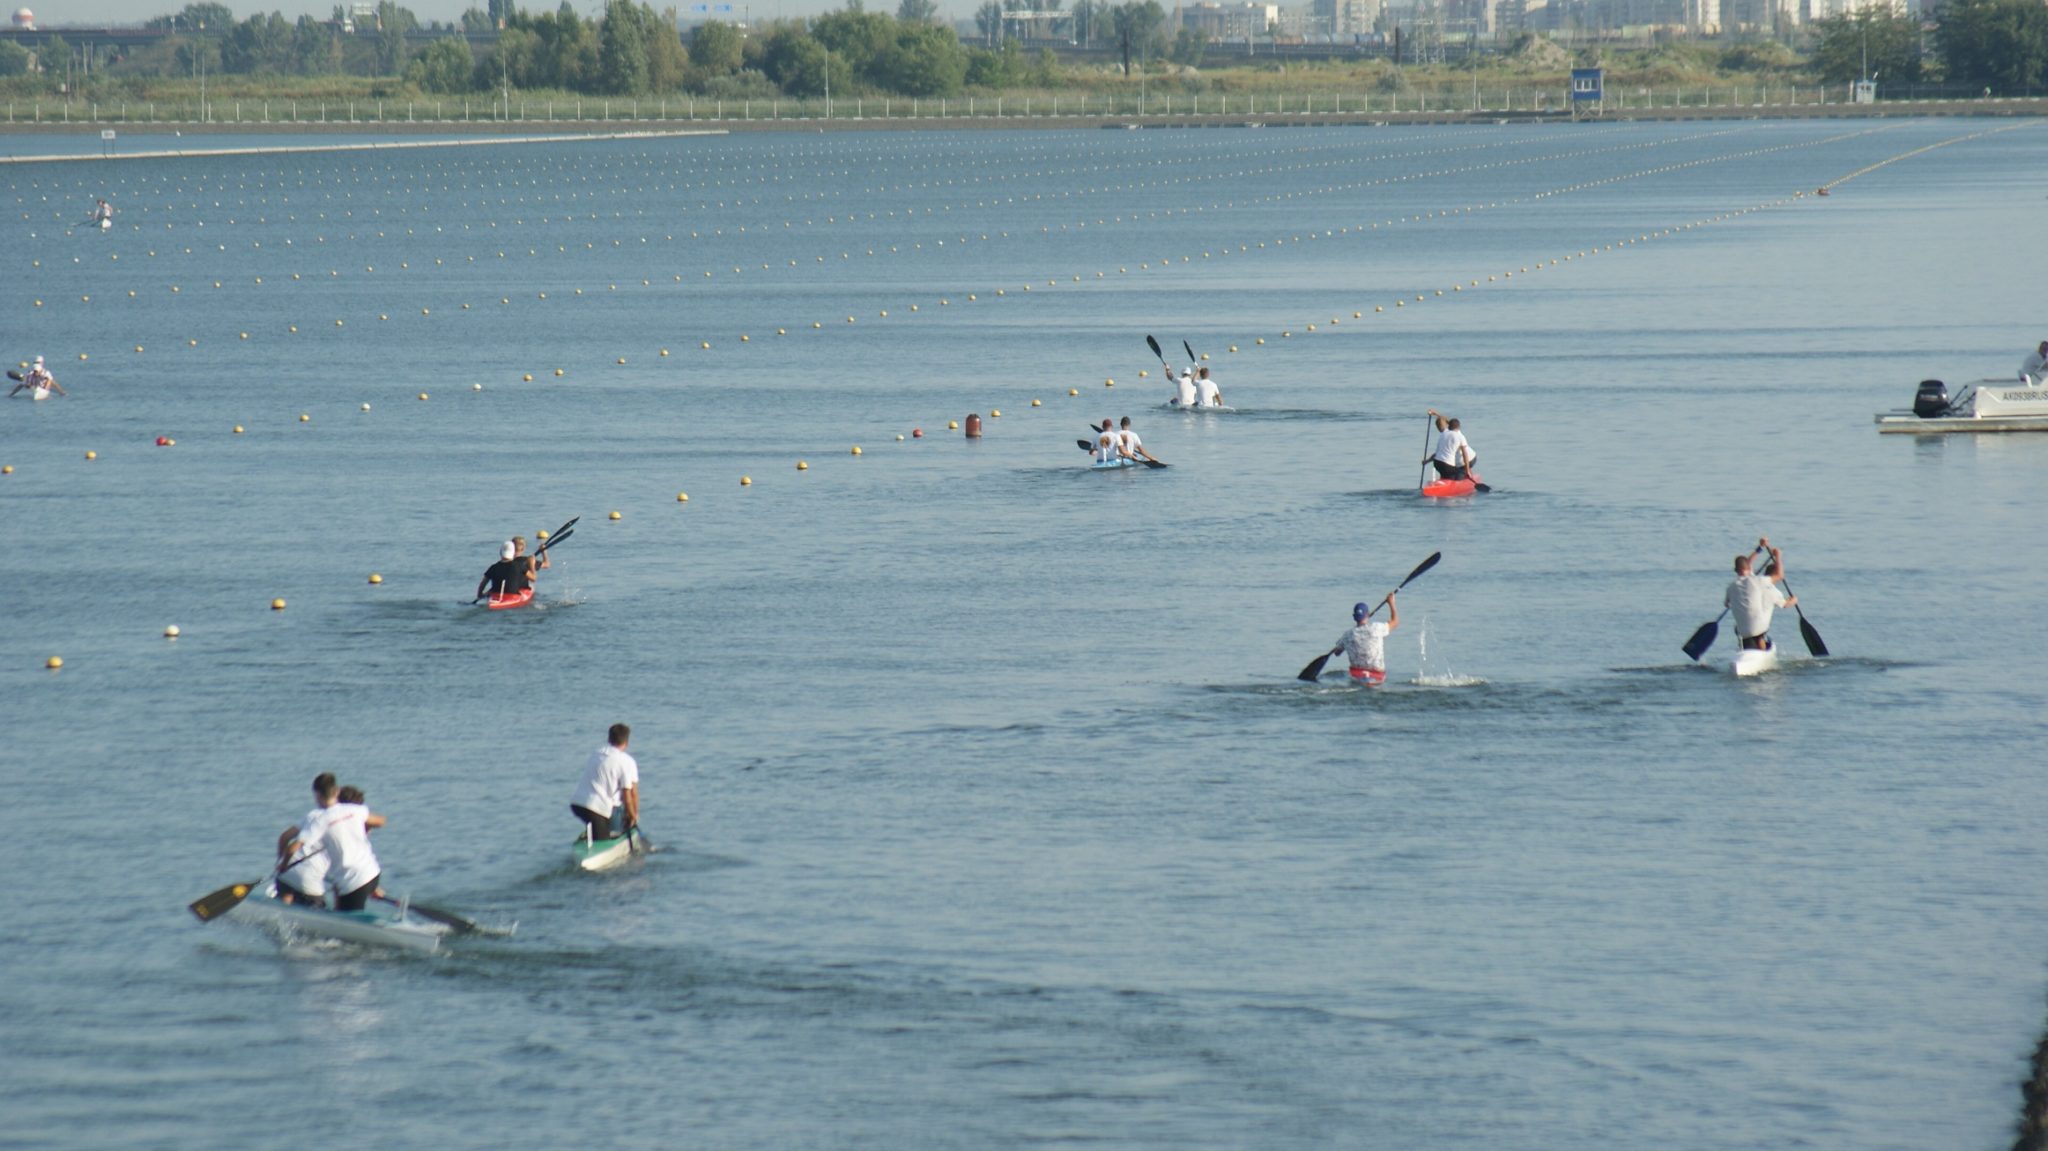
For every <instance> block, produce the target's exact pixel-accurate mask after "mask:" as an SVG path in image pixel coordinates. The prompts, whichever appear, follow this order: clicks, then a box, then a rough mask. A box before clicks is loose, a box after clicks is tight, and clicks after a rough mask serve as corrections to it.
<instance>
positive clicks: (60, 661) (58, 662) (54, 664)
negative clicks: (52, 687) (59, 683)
mask: <svg viewBox="0 0 2048 1151" xmlns="http://www.w3.org/2000/svg"><path fill="white" fill-rule="evenodd" d="M43 666H44V667H46V668H49V669H50V670H51V671H56V670H57V669H58V668H60V667H63V666H64V658H63V657H62V656H55V655H53V656H51V657H50V658H48V659H46V660H44V661H43Z"/></svg>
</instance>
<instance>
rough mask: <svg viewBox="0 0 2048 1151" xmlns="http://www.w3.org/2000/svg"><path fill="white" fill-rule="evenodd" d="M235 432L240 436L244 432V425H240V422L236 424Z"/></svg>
mask: <svg viewBox="0 0 2048 1151" xmlns="http://www.w3.org/2000/svg"><path fill="white" fill-rule="evenodd" d="M235 434H236V435H238V436H239V435H241V434H242V425H240V424H236V425H235Z"/></svg>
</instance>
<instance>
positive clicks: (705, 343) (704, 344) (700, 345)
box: [697, 340, 711, 351]
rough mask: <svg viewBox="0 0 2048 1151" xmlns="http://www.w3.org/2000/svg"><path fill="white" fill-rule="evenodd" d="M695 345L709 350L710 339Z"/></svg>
mask: <svg viewBox="0 0 2048 1151" xmlns="http://www.w3.org/2000/svg"><path fill="white" fill-rule="evenodd" d="M697 346H698V347H700V348H703V349H705V350H706V351H709V350H710V348H711V341H710V340H705V341H704V342H702V343H700V344H698V345H697Z"/></svg>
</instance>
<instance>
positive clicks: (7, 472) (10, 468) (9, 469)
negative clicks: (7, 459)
mask: <svg viewBox="0 0 2048 1151" xmlns="http://www.w3.org/2000/svg"><path fill="white" fill-rule="evenodd" d="M13 474H14V465H13V464H0V476H11V475H13Z"/></svg>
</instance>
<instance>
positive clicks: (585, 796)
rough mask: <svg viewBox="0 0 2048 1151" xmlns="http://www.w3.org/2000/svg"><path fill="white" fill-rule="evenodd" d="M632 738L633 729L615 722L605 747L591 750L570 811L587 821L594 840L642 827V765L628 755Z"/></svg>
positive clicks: (615, 836) (626, 832)
mask: <svg viewBox="0 0 2048 1151" xmlns="http://www.w3.org/2000/svg"><path fill="white" fill-rule="evenodd" d="M632 738H633V729H632V728H630V727H628V726H626V725H625V724H623V723H615V724H613V725H612V726H611V728H610V730H608V731H606V732H605V743H604V746H603V747H600V748H598V749H597V750H596V751H593V752H591V753H590V762H589V763H587V764H585V765H584V766H583V781H582V782H581V783H578V784H577V785H576V794H575V795H574V796H573V797H572V798H571V799H570V800H569V810H570V812H572V813H573V814H574V815H575V816H576V818H578V819H580V820H582V821H583V826H584V829H585V831H586V833H587V834H588V835H589V837H590V838H591V839H592V840H605V839H617V838H619V837H620V836H622V835H631V834H633V832H634V831H635V830H636V829H638V828H639V826H640V764H639V763H638V762H637V761H635V760H634V758H633V757H632V756H630V755H627V754H626V744H627V743H629V742H631V741H632ZM622 816H623V817H624V818H623V820H622V819H621V817H622Z"/></svg>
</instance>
